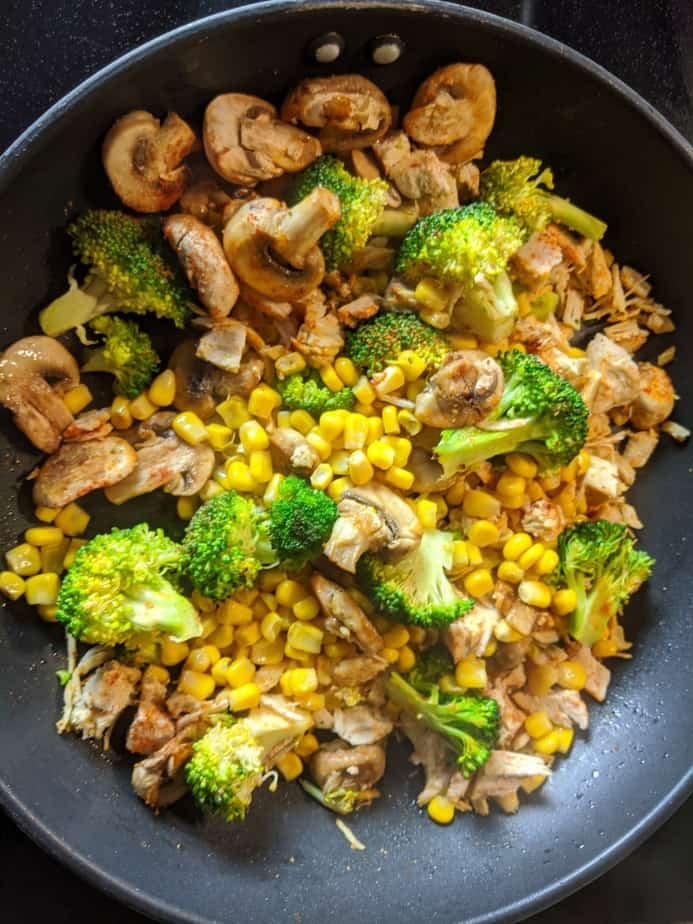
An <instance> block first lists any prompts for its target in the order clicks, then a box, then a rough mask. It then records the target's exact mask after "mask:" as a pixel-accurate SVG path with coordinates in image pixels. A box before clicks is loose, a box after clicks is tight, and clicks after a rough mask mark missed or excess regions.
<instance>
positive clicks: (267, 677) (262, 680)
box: [253, 662, 286, 693]
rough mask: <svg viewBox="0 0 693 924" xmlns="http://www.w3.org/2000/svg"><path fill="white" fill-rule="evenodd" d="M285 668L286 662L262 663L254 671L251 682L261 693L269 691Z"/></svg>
mask: <svg viewBox="0 0 693 924" xmlns="http://www.w3.org/2000/svg"><path fill="white" fill-rule="evenodd" d="M285 670H286V664H285V663H284V662H280V663H279V664H264V665H263V666H262V667H261V668H259V669H258V670H257V671H256V672H255V676H254V677H253V683H254V684H255V686H256V687H257V688H258V690H259V691H260V692H261V693H269V692H270V690H273V689H274V688H275V687H276V685H277V684H278V683H279V678H280V677H281V675H282V674H283V673H284V671H285Z"/></svg>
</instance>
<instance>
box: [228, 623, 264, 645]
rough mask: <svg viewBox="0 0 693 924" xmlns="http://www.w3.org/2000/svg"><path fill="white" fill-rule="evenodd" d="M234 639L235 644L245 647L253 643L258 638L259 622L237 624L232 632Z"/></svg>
mask: <svg viewBox="0 0 693 924" xmlns="http://www.w3.org/2000/svg"><path fill="white" fill-rule="evenodd" d="M233 637H234V641H235V643H236V644H237V645H239V646H241V647H243V648H245V647H248V648H249V647H250V646H251V645H254V644H255V642H256V641H257V640H258V639H259V638H260V624H259V623H258V622H255V621H253V622H249V623H248V624H247V625H245V626H239V627H238V628H237V629H236V630H235V632H234V636H233Z"/></svg>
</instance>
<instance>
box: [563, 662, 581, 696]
mask: <svg viewBox="0 0 693 924" xmlns="http://www.w3.org/2000/svg"><path fill="white" fill-rule="evenodd" d="M557 670H558V685H559V686H560V687H563V688H564V689H566V690H584V689H585V684H586V683H587V673H586V671H585V668H584V667H583V666H582V664H580V662H579V661H573V660H568V661H561V663H560V664H559V665H558V668H557Z"/></svg>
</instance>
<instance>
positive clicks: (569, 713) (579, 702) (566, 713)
mask: <svg viewBox="0 0 693 924" xmlns="http://www.w3.org/2000/svg"><path fill="white" fill-rule="evenodd" d="M513 699H514V700H515V702H516V704H517V705H518V706H519V707H520V709H524V711H525V712H527V713H532V712H540V711H541V710H544V711H545V712H546V714H547V716H548V717H549V721H551V722H553V724H554V725H562V726H563V727H568V728H570V727H571V726H572V725H577V727H578V728H579V729H581V730H582V731H584V730H585V729H586V728H587V726H588V725H589V713H588V712H587V706H586V705H585V702H584V700H583V699H582V697H581V696H580V694H579V693H578V692H577V690H549V692H548V693H546V694H545V695H544V696H532V695H531V694H530V693H524V692H522V691H519V692H517V693H514V694H513Z"/></svg>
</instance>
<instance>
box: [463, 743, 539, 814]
mask: <svg viewBox="0 0 693 924" xmlns="http://www.w3.org/2000/svg"><path fill="white" fill-rule="evenodd" d="M533 776H543V777H549V776H551V770H550V769H549V768H548V767H547V766H546V764H545V763H544V761H543V760H542V758H541V757H535V756H534V755H533V754H519V753H517V752H516V751H491V756H490V757H489V759H488V760H487V761H486V763H485V764H484V766H483V767H482V768H481V770H479V772H478V773H477V774H476V776H475V777H474V782H473V784H472V788H471V793H470V796H471V800H472V805H473V806H474V810H475V811H478V812H479V814H482V815H484V814H486V811H484V807H485V806H484V802H485V801H486V799H491V798H499V797H502V796H506V795H510V794H516V793H517V790H518V789H519V788H520V786H521V784H522V783H523V781H524V780H528V779H530V778H531V777H533ZM477 804H479V808H477Z"/></svg>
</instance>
